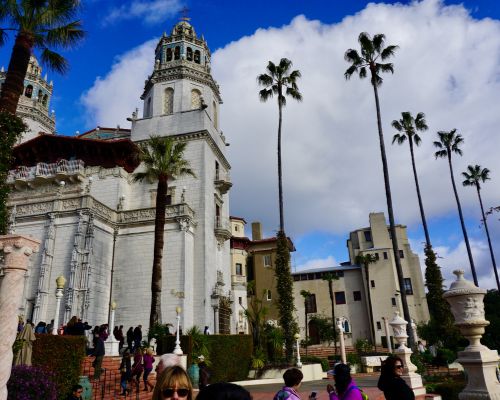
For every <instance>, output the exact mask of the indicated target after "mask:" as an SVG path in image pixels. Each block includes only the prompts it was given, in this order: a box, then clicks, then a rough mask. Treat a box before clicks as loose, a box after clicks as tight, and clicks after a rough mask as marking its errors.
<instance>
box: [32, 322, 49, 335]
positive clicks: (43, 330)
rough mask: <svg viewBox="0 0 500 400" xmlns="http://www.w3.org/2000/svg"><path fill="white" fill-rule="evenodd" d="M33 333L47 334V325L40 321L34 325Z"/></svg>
mask: <svg viewBox="0 0 500 400" xmlns="http://www.w3.org/2000/svg"><path fill="white" fill-rule="evenodd" d="M35 333H47V324H46V323H45V322H43V321H40V322H39V323H38V324H36V328H35Z"/></svg>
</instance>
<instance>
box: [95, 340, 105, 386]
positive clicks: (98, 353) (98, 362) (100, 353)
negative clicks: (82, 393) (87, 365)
mask: <svg viewBox="0 0 500 400" xmlns="http://www.w3.org/2000/svg"><path fill="white" fill-rule="evenodd" d="M105 354H106V350H105V349H104V339H103V338H102V336H101V335H99V336H98V337H97V341H96V344H95V348H94V357H95V358H94V361H93V362H92V366H93V367H94V380H96V381H97V380H99V378H100V377H101V373H102V360H103V359H104V355H105Z"/></svg>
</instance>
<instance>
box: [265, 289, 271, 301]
mask: <svg viewBox="0 0 500 400" xmlns="http://www.w3.org/2000/svg"><path fill="white" fill-rule="evenodd" d="M266 299H267V301H271V300H272V299H273V295H272V294H271V291H270V290H269V289H267V294H266Z"/></svg>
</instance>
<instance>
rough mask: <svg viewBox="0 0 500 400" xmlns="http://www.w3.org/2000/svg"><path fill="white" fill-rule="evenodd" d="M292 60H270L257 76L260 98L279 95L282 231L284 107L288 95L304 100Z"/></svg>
mask: <svg viewBox="0 0 500 400" xmlns="http://www.w3.org/2000/svg"><path fill="white" fill-rule="evenodd" d="M291 68H292V62H291V61H290V60H289V59H287V58H282V59H281V60H280V62H279V64H278V65H276V64H274V63H273V62H271V61H269V63H268V64H267V68H266V70H267V71H266V73H265V74H260V75H259V76H258V77H257V82H258V84H259V85H260V86H264V89H262V90H260V91H259V97H260V100H261V101H263V102H265V101H267V100H269V99H270V98H271V97H273V96H274V95H276V96H277V97H278V115H279V118H278V150H277V152H278V202H279V211H280V231H281V232H285V221H284V216H283V182H282V166H281V125H282V119H283V118H282V113H283V107H285V106H286V96H290V97H291V98H292V99H295V100H297V101H302V94H301V93H300V92H299V88H298V86H297V80H298V79H299V78H300V77H301V74H300V71H299V70H294V71H291Z"/></svg>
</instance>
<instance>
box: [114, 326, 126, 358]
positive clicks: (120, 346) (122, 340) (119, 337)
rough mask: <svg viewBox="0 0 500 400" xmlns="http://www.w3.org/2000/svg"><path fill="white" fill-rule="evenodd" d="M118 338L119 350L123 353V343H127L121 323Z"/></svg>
mask: <svg viewBox="0 0 500 400" xmlns="http://www.w3.org/2000/svg"><path fill="white" fill-rule="evenodd" d="M115 338H116V340H118V351H119V352H120V353H121V351H122V348H123V344H124V343H125V338H124V337H123V325H120V327H119V328H118V330H117V331H116V334H115Z"/></svg>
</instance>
